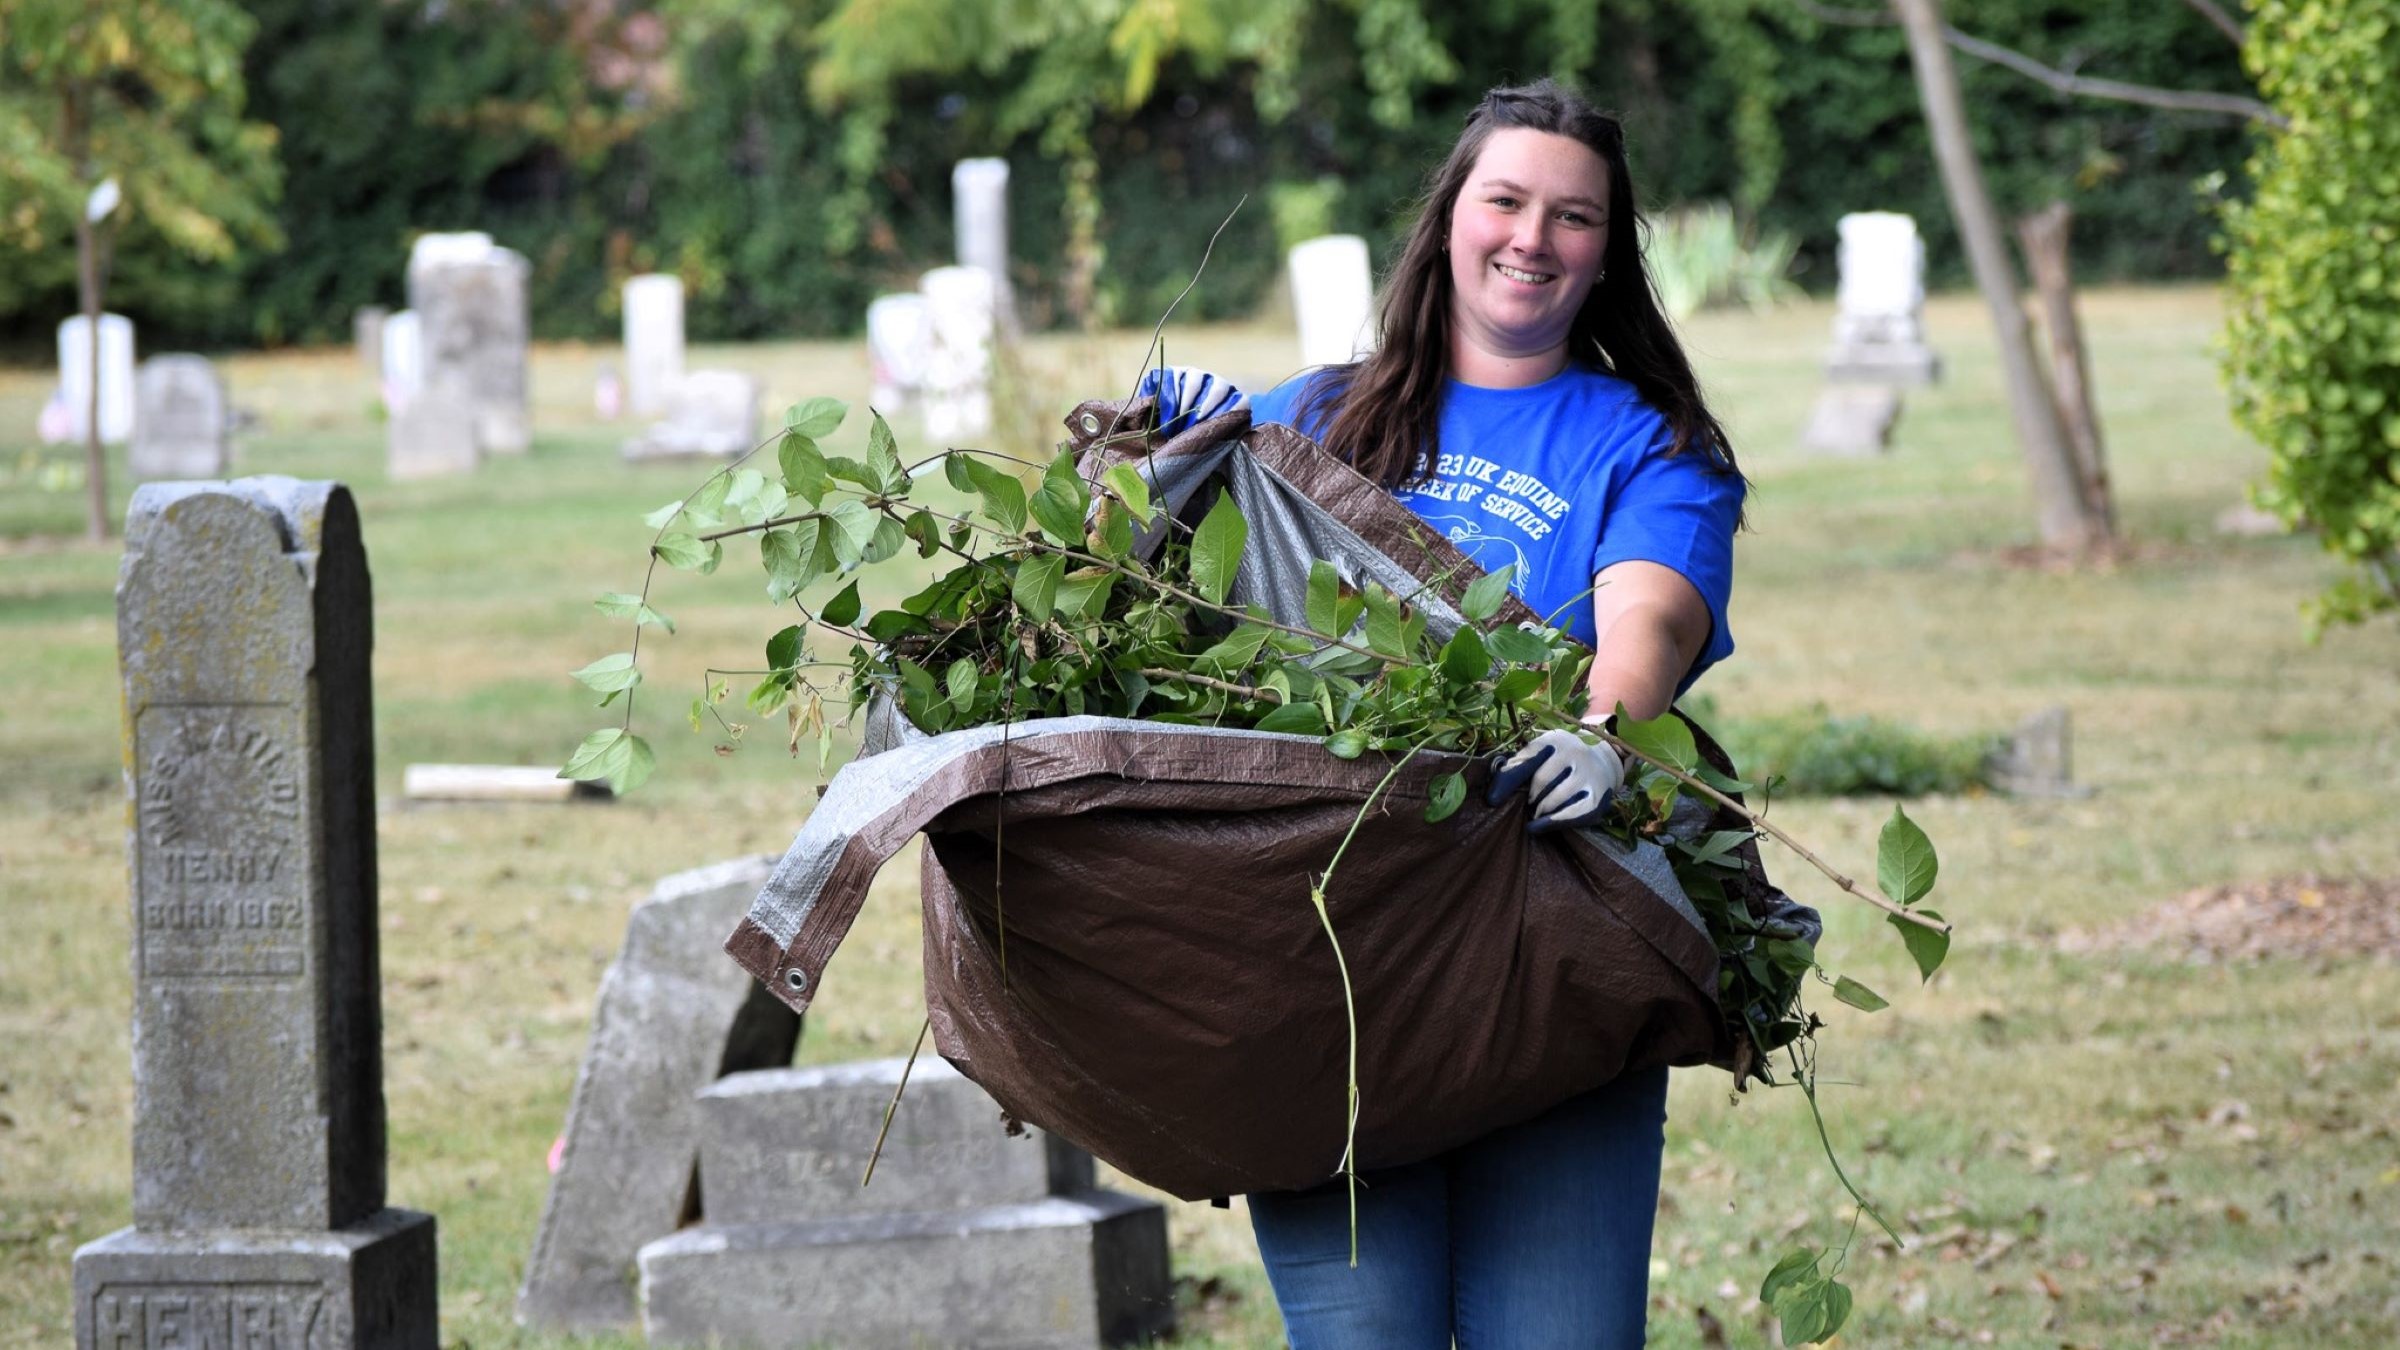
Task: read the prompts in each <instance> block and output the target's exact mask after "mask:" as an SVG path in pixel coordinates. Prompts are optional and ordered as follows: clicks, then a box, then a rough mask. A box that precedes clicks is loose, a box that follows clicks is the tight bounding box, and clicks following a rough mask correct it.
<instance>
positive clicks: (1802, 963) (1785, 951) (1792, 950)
mask: <svg viewBox="0 0 2400 1350" xmlns="http://www.w3.org/2000/svg"><path fill="white" fill-rule="evenodd" d="M1767 959H1768V960H1769V961H1772V962H1774V963H1775V968H1776V969H1777V970H1780V971H1782V972H1784V973H1785V974H1787V975H1804V974H1807V973H1808V970H1809V968H1810V967H1812V966H1814V965H1816V964H1817V949H1816V946H1815V944H1813V943H1810V942H1805V941H1803V940H1801V939H1799V938H1775V939H1773V940H1771V941H1769V942H1768V943H1767Z"/></svg>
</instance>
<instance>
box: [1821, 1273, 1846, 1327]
mask: <svg viewBox="0 0 2400 1350" xmlns="http://www.w3.org/2000/svg"><path fill="white" fill-rule="evenodd" d="M1849 1320H1850V1286H1848V1285H1846V1284H1844V1283H1842V1282H1841V1281H1840V1280H1837V1279H1834V1278H1833V1277H1831V1276H1827V1277H1826V1279H1825V1325H1824V1326H1822V1327H1819V1328H1818V1329H1817V1339H1818V1340H1819V1341H1820V1342H1822V1341H1830V1340H1832V1339H1833V1338H1834V1336H1835V1335H1836V1334H1837V1333H1839V1332H1840V1331H1841V1329H1842V1326H1843V1324H1844V1323H1846V1322H1848V1321H1849Z"/></svg>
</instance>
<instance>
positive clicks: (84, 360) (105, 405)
mask: <svg viewBox="0 0 2400 1350" xmlns="http://www.w3.org/2000/svg"><path fill="white" fill-rule="evenodd" d="M91 332H92V329H91V324H90V323H89V322H87V321H86V320H85V319H84V317H83V316H82V315H81V314H78V315H75V316H74V317H73V318H70V319H68V320H67V321H66V322H64V323H61V324H60V325H59V326H58V387H59V391H60V392H61V393H63V394H65V395H66V403H67V417H68V419H69V420H68V423H67V433H68V434H67V439H68V440H70V441H81V440H83V439H84V438H85V436H86V435H87V432H86V430H85V429H86V427H88V426H89V425H90V421H89V419H90V417H91V408H92V337H91ZM133 422H134V407H133V320H131V319H128V318H126V317H125V316H124V315H122V314H103V315H101V316H100V440H101V442H102V443H103V444H106V445H123V444H124V443H125V442H126V441H128V440H130V439H132V437H133Z"/></svg>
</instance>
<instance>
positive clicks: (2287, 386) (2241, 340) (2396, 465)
mask: <svg viewBox="0 0 2400 1350" xmlns="http://www.w3.org/2000/svg"><path fill="white" fill-rule="evenodd" d="M2245 56H2246V59H2247V61H2248V62H2249V64H2250V65H2251V67H2252V68H2253V69H2254V70H2255V71H2256V72H2257V74H2258V82H2259V89H2260V92H2262V93H2264V94H2265V95H2266V96H2267V97H2268V98H2270V99H2272V100H2273V101H2274V103H2275V106H2276V108H2277V110H2279V111H2281V112H2282V113H2284V114H2285V115H2286V116H2288V117H2289V118H2291V127H2290V128H2289V130H2287V131H2284V132H2282V133H2280V134H2278V135H2277V136H2275V137H2274V138H2273V140H2272V141H2270V142H2269V143H2268V144H2267V145H2266V146H2265V147H2263V148H2262V149H2261V150H2260V152H2259V156H2258V159H2257V162H2256V163H2255V164H2254V165H2253V168H2252V172H2253V173H2254V174H2255V175H2256V177H2257V179H2258V195H2257V197H2256V199H2255V200H2253V201H2251V202H2248V203H2246V204H2244V205H2242V206H2240V207H2238V208H2236V209H2235V210H2234V211H2232V212H2231V213H2230V214H2229V216H2228V218H2227V221H2226V224H2227V233H2228V235H2229V242H2230V248H2231V254H2230V268H2229V280H2230V283H2231V284H2230V285H2229V287H2228V295H2227V306H2226V309H2227V322H2226V354H2225V355H2226V361H2225V370H2226V377H2227V383H2228V385H2229V386H2230V387H2231V390H2232V394H2233V410H2234V417H2235V420H2236V421H2237V422H2239V423H2240V425H2241V426H2242V428H2243V429H2244V430H2245V431H2248V432H2249V433H2250V434H2251V435H2253V436H2256V437H2257V438H2258V439H2259V440H2260V441H2261V442H2262V443H2264V444H2265V445H2266V446H2267V448H2268V452H2269V455H2270V462H2269V466H2268V473H2267V480H2266V482H2265V483H2264V484H2263V485H2262V486H2261V487H2260V489H2259V491H2258V497H2259V502H2260V504H2261V505H2263V506H2265V507H2266V508H2267V509H2268V510H2271V511H2273V512H2274V513H2276V514H2277V515H2279V516H2281V517H2282V518H2283V519H2284V520H2285V521H2287V522H2289V523H2292V524H2300V523H2302V522H2306V523H2308V524H2311V525H2313V526H2315V528H2316V531H2317V534H2318V537H2319V538H2320V539H2321V540H2323V542H2324V544H2325V547H2326V548H2327V549H2328V550H2330V551H2331V552H2332V553H2333V554H2334V555H2335V556H2337V557H2339V558H2341V559H2343V560H2344V561H2346V562H2349V563H2351V564H2353V565H2354V569H2353V570H2352V571H2351V572H2349V573H2348V574H2347V575H2345V576H2343V577H2342V578H2340V579H2339V580H2337V581H2336V582H2335V583H2334V584H2333V585H2332V586H2331V587H2330V588H2329V589H2327V590H2326V592H2325V593H2324V594H2323V596H2322V597H2321V598H2320V599H2319V600H2318V602H2317V604H2316V606H2315V607H2314V617H2315V618H2316V619H2317V620H2318V621H2320V622H2322V621H2326V620H2332V621H2350V622H2356V621H2358V620H2361V619H2363V618H2365V617H2366V616H2367V615H2369V614H2371V613H2375V612H2378V611H2383V610H2390V609H2396V608H2400V3H2395V2H2394V0H2357V2H2356V3H2351V4H2347V5H2328V4H2324V3H2322V0H2301V2H2300V3H2293V0H2264V3H2261V4H2260V5H2259V6H2258V8H2257V11H2256V13H2255V15H2254V16H2253V19H2252V25H2251V29H2250V41H2249V45H2248V47H2247V48H2246V50H2245Z"/></svg>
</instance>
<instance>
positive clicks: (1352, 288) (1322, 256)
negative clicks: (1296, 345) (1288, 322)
mask: <svg viewBox="0 0 2400 1350" xmlns="http://www.w3.org/2000/svg"><path fill="white" fill-rule="evenodd" d="M1290 268H1291V278H1292V314H1293V317H1294V318H1295V319H1296V320H1297V321H1298V323H1299V328H1300V364H1302V365H1304V366H1330V365H1340V364H1343V363H1345V362H1349V361H1355V360H1357V359H1358V358H1359V357H1361V356H1364V355H1366V354H1367V353H1368V352H1371V351H1373V350H1375V272H1374V267H1373V265H1372V264H1371V263H1370V261H1369V260H1368V256H1367V241H1366V240H1364V239H1361V238H1359V237H1358V236H1357V235H1355V234H1329V235H1326V236H1324V237H1322V238H1319V239H1310V240H1306V241H1303V242H1301V243H1298V244H1294V245H1293V246H1292V252H1291V258H1290Z"/></svg>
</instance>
